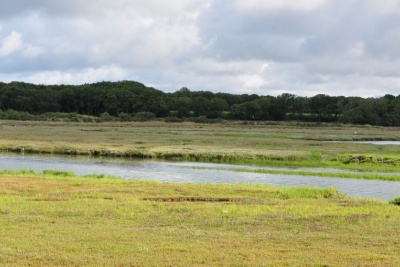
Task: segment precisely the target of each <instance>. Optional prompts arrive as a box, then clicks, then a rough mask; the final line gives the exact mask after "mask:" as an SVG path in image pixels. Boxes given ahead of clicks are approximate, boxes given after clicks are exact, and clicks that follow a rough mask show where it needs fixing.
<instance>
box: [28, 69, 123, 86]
mask: <svg viewBox="0 0 400 267" xmlns="http://www.w3.org/2000/svg"><path fill="white" fill-rule="evenodd" d="M128 74H129V71H128V70H126V69H123V68H121V67H118V66H116V65H110V66H102V67H99V68H85V69H82V70H69V71H43V72H39V73H32V74H28V75H26V77H25V80H26V81H27V82H31V83H37V84H42V83H44V84H84V83H94V82H98V81H119V80H125V79H126V77H127V75H128Z"/></svg>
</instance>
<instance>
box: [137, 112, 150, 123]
mask: <svg viewBox="0 0 400 267" xmlns="http://www.w3.org/2000/svg"><path fill="white" fill-rule="evenodd" d="M155 118H156V115H154V113H152V112H138V113H136V115H135V116H134V117H133V120H135V121H152V120H154V119H155Z"/></svg>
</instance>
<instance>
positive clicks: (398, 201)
mask: <svg viewBox="0 0 400 267" xmlns="http://www.w3.org/2000/svg"><path fill="white" fill-rule="evenodd" d="M389 203H390V204H393V205H397V206H400V196H398V197H396V198H395V199H393V200H391V201H390V202H389Z"/></svg>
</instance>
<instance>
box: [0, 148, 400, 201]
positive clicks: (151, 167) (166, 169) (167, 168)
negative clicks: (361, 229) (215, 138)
mask: <svg viewBox="0 0 400 267" xmlns="http://www.w3.org/2000/svg"><path fill="white" fill-rule="evenodd" d="M193 167H195V168H197V167H202V168H201V169H193ZM203 167H204V168H206V169H203ZM238 167H240V168H249V169H254V168H257V169H260V167H252V166H237V165H227V164H210V163H197V162H166V161H148V160H143V161H138V160H130V159H109V158H107V159H105V158H89V157H63V156H41V155H21V154H0V170H5V169H12V170H19V169H27V170H35V171H37V172H42V171H43V170H60V171H71V172H74V173H75V174H77V175H86V174H105V175H112V176H118V177H121V178H125V179H142V180H158V181H163V182H192V183H228V184H232V183H252V184H272V185H287V186H315V187H336V188H338V189H339V190H340V191H341V192H344V193H347V194H348V195H351V196H355V197H367V198H378V199H383V200H391V199H394V198H395V197H396V196H398V195H400V182H390V181H379V180H360V179H340V178H326V177H313V176H299V175H281V174H259V173H239V172H233V171H229V170H218V169H215V168H224V169H225V168H232V169H234V168H238ZM207 168H210V169H207ZM263 168H266V169H280V168H268V167H263ZM282 169H284V168H282ZM284 170H288V169H284ZM301 170H305V169H301ZM307 170H308V171H310V170H311V171H318V172H321V169H320V168H316V169H312V168H307ZM329 171H332V172H338V170H335V169H329Z"/></svg>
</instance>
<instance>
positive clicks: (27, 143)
mask: <svg viewBox="0 0 400 267" xmlns="http://www.w3.org/2000/svg"><path fill="white" fill-rule="evenodd" d="M355 133H357V134H355ZM348 137H352V138H353V137H354V138H358V139H366V138H367V137H368V138H373V139H382V140H383V139H384V140H395V139H396V140H397V139H399V138H400V135H399V134H398V128H395V127H387V128H384V127H372V126H360V127H354V126H343V125H340V126H338V125H325V124H321V125H320V126H317V125H316V124H303V125H298V124H287V123H286V124H279V123H275V124H273V123H272V124H268V123H254V124H240V123H236V124H235V123H234V122H231V123H230V124H199V123H189V122H184V123H164V122H141V123H139V122H125V123H122V122H113V123H104V122H103V123H83V122H80V123H76V122H69V123H65V122H21V121H1V122H0V151H3V152H17V153H39V154H66V155H84V156H105V157H129V158H158V159H167V160H185V161H202V162H219V163H231V164H253V165H261V166H263V165H264V166H265V165H270V166H282V167H334V168H340V169H351V170H361V171H369V172H382V171H384V172H398V170H399V167H398V164H399V162H400V160H399V156H398V151H399V146H376V145H371V144H356V143H348V142H343V143H341V142H337V143H334V142H325V141H320V140H326V139H332V140H336V141H338V140H344V139H346V140H347V138H348ZM361 156H365V159H364V160H358V161H357V159H359V158H360V157H361ZM367 159H370V160H367ZM381 159H382V160H381Z"/></svg>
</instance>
